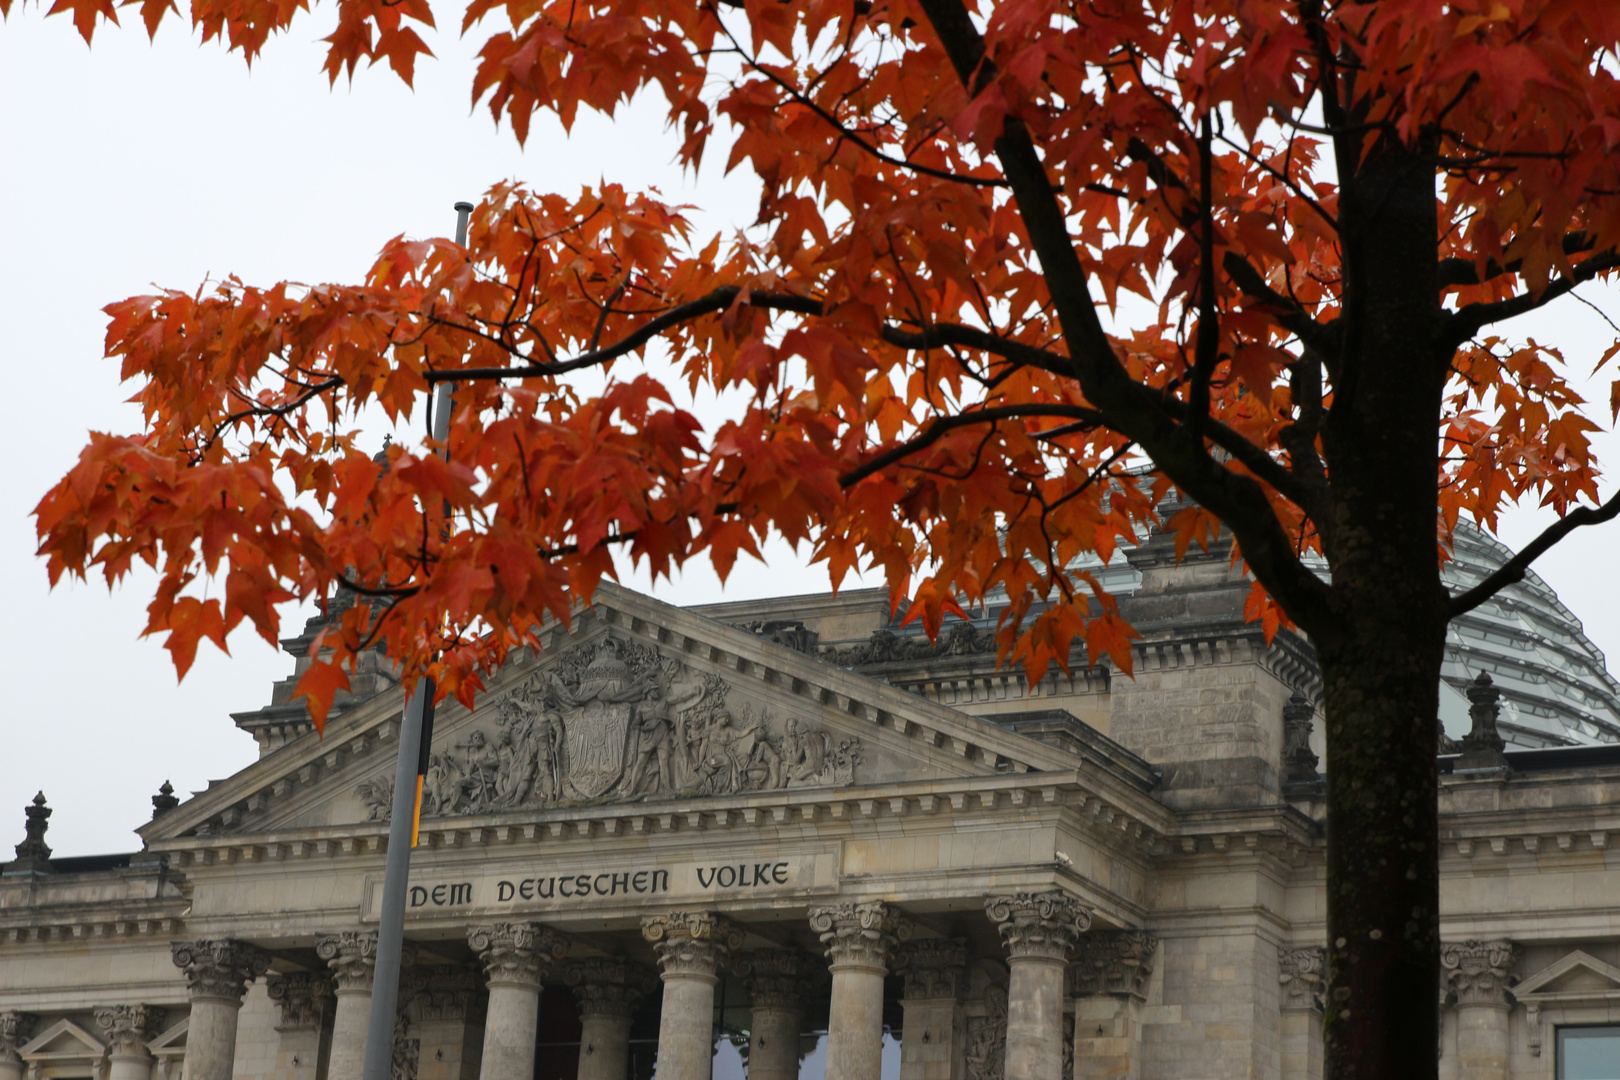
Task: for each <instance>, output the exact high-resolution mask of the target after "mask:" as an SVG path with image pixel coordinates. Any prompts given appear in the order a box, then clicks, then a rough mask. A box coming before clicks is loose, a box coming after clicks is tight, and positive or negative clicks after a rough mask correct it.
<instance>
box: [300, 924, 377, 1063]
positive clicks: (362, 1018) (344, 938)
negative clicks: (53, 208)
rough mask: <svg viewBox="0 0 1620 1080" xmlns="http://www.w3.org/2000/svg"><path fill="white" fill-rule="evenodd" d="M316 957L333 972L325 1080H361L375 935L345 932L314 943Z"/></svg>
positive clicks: (362, 931) (326, 936) (375, 949)
mask: <svg viewBox="0 0 1620 1080" xmlns="http://www.w3.org/2000/svg"><path fill="white" fill-rule="evenodd" d="M315 953H316V955H317V956H319V957H320V958H321V959H322V960H325V961H326V962H327V964H328V965H329V966H330V967H331V969H332V984H333V989H334V990H335V991H336V994H337V1005H336V1006H335V1007H334V1009H333V1010H332V1054H331V1056H330V1058H328V1060H327V1065H326V1080H361V1075H362V1074H363V1073H364V1072H365V1065H366V1029H367V1027H368V1026H369V1025H370V1023H371V983H372V977H373V975H374V974H375V972H376V967H377V932H376V931H375V930H348V931H344V932H343V933H341V934H324V935H322V936H321V937H318V938H316V939H315Z"/></svg>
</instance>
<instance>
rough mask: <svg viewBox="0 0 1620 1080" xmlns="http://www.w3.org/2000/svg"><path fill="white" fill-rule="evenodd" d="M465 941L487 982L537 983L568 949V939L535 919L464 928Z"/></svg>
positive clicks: (492, 983)
mask: <svg viewBox="0 0 1620 1080" xmlns="http://www.w3.org/2000/svg"><path fill="white" fill-rule="evenodd" d="M467 944H468V945H470V946H471V947H472V951H473V952H475V953H477V954H478V959H479V960H480V961H481V962H482V963H483V965H484V974H485V976H486V977H487V978H488V979H489V985H490V986H492V987H495V986H526V987H534V986H539V985H540V980H542V979H544V978H545V977H546V972H548V971H550V970H551V965H552V964H553V963H555V962H556V961H558V960H561V959H562V958H563V956H564V955H565V954H567V952H568V940H567V939H566V938H564V937H563V936H562V935H561V934H559V933H557V931H555V930H552V929H550V928H549V927H545V926H541V925H540V924H538V923H527V922H500V923H488V924H485V925H483V926H472V927H468V929H467Z"/></svg>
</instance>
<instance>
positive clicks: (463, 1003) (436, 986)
mask: <svg viewBox="0 0 1620 1080" xmlns="http://www.w3.org/2000/svg"><path fill="white" fill-rule="evenodd" d="M478 991H479V973H478V970H477V969H476V968H470V967H461V966H459V965H453V964H434V965H432V966H431V967H416V968H412V969H411V971H410V973H409V974H408V975H407V976H406V977H405V980H404V983H403V986H402V989H401V992H400V1000H401V1001H402V1002H406V1003H409V1004H411V1005H413V1006H414V1007H415V1009H416V1018H417V1019H418V1020H423V1021H427V1020H466V1019H467V1018H468V1017H469V1016H472V1015H473V1014H474V1013H475V1012H477V1011H478V1000H479V994H478Z"/></svg>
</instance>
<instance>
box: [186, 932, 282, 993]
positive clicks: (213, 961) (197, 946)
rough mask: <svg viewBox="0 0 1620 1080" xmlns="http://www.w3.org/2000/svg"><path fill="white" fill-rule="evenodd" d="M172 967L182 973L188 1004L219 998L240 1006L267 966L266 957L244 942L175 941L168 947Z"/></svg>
mask: <svg viewBox="0 0 1620 1080" xmlns="http://www.w3.org/2000/svg"><path fill="white" fill-rule="evenodd" d="M169 956H170V958H171V959H172V960H173V961H174V966H175V967H177V968H179V969H180V970H181V971H184V972H185V973H186V992H187V994H188V995H189V996H190V998H191V1000H192V1001H196V1000H198V999H199V998H219V999H221V1000H224V1001H229V1002H231V1003H232V1004H234V1005H240V1004H241V1003H242V995H243V994H246V993H247V988H248V985H249V984H250V983H252V982H254V981H255V980H257V979H258V977H259V976H260V975H263V974H264V973H265V971H266V970H267V969H268V968H269V967H270V954H269V953H267V952H265V951H264V950H263V949H261V948H259V947H257V946H255V945H249V944H248V943H247V942H245V941H232V940H229V939H224V938H222V939H218V940H214V941H175V942H171V943H170V944H169Z"/></svg>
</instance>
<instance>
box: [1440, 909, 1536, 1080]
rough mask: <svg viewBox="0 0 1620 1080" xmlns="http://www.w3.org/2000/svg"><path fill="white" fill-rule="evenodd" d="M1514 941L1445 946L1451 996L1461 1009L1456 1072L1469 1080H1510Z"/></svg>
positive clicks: (1443, 962)
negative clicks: (1510, 972) (1510, 982)
mask: <svg viewBox="0 0 1620 1080" xmlns="http://www.w3.org/2000/svg"><path fill="white" fill-rule="evenodd" d="M1516 953H1517V950H1516V949H1515V948H1514V945H1513V943H1512V942H1511V941H1465V942H1462V943H1460V944H1457V943H1453V944H1449V945H1441V946H1440V973H1441V977H1442V978H1443V979H1444V980H1445V986H1446V992H1447V993H1446V996H1447V998H1448V999H1450V1000H1454V1001H1455V1002H1456V1003H1457V1072H1458V1075H1460V1076H1466V1077H1468V1078H1469V1080H1507V1075H1508V1010H1509V1008H1511V1006H1512V1002H1511V1000H1510V999H1509V997H1508V969H1509V968H1511V967H1512V966H1513V961H1514V958H1515V954H1516Z"/></svg>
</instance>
